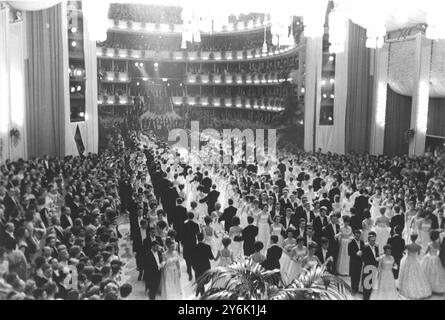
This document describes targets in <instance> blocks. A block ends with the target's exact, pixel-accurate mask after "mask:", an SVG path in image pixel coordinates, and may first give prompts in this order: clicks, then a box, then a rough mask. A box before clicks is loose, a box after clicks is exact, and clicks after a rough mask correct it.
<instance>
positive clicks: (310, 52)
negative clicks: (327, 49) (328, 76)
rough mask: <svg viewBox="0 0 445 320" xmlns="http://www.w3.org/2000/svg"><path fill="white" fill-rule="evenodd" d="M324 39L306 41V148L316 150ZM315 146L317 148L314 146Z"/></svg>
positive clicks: (308, 39) (306, 149)
mask: <svg viewBox="0 0 445 320" xmlns="http://www.w3.org/2000/svg"><path fill="white" fill-rule="evenodd" d="M322 45H323V39H322V38H321V37H317V38H307V41H306V80H305V97H304V99H305V100H304V105H305V107H304V150H305V151H316V145H315V141H316V134H315V132H314V130H315V129H316V126H317V123H318V122H317V120H318V117H319V115H318V112H316V111H317V109H320V102H321V64H322ZM314 147H315V148H314Z"/></svg>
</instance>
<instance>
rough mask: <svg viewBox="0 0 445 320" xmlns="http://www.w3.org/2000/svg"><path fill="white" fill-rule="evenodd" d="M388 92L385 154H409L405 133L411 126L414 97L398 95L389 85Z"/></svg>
mask: <svg viewBox="0 0 445 320" xmlns="http://www.w3.org/2000/svg"><path fill="white" fill-rule="evenodd" d="M387 92H388V95H387V105H386V126H385V142H384V149H383V150H384V154H385V155H389V156H395V155H404V154H408V148H409V144H408V143H407V142H405V132H406V131H407V130H408V129H409V128H410V124H411V107H412V97H409V96H403V95H401V94H398V93H396V92H395V91H393V90H392V89H391V88H390V86H389V85H388V91H387Z"/></svg>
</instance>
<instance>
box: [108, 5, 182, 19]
mask: <svg viewBox="0 0 445 320" xmlns="http://www.w3.org/2000/svg"><path fill="white" fill-rule="evenodd" d="M181 12H182V8H181V7H173V6H169V7H167V6H159V5H142V4H128V3H126V4H125V3H112V4H111V5H110V10H109V11H108V17H109V18H110V19H113V20H126V21H138V22H148V23H168V24H182V19H181Z"/></svg>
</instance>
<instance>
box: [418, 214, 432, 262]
mask: <svg viewBox="0 0 445 320" xmlns="http://www.w3.org/2000/svg"><path fill="white" fill-rule="evenodd" d="M431 225H432V222H431V220H430V219H427V218H424V219H423V220H422V221H421V222H420V224H419V239H418V243H419V244H420V245H421V246H422V252H421V253H422V255H424V254H425V253H426V251H427V249H428V246H429V244H430V242H431V238H430V231H431Z"/></svg>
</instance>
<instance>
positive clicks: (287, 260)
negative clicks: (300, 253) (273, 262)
mask: <svg viewBox="0 0 445 320" xmlns="http://www.w3.org/2000/svg"><path fill="white" fill-rule="evenodd" d="M286 234H287V238H286V239H284V240H283V254H282V255H281V258H280V271H281V278H282V279H283V280H284V281H285V283H286V282H287V279H288V273H287V272H288V271H289V266H290V264H291V262H292V253H293V251H292V250H293V249H294V248H295V246H296V245H297V240H296V239H295V238H294V230H290V229H288V230H287V231H286ZM287 283H288V282H287ZM287 283H286V284H287Z"/></svg>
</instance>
